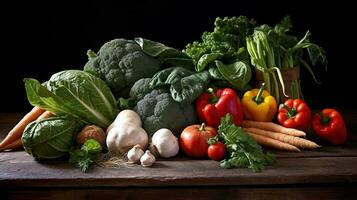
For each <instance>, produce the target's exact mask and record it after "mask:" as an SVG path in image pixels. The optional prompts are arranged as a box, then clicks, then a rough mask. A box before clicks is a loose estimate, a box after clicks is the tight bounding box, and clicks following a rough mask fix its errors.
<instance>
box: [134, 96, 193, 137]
mask: <svg viewBox="0 0 357 200" xmlns="http://www.w3.org/2000/svg"><path fill="white" fill-rule="evenodd" d="M134 110H135V111H136V112H137V113H138V114H139V115H140V118H141V120H142V121H143V128H144V129H145V130H146V132H147V133H148V134H149V136H152V135H153V134H154V133H155V132H156V131H157V130H159V129H161V128H168V129H170V130H171V131H172V132H173V133H174V134H176V135H179V134H180V133H181V131H182V130H183V129H184V128H185V127H186V126H188V125H190V124H194V123H195V122H197V118H196V113H195V109H194V106H193V104H181V103H178V102H176V101H175V100H173V98H172V97H171V94H170V92H169V91H168V90H167V89H155V90H153V91H151V92H150V93H149V94H147V95H145V96H144V98H143V99H142V100H140V101H139V102H138V103H137V105H136V107H135V108H134Z"/></svg>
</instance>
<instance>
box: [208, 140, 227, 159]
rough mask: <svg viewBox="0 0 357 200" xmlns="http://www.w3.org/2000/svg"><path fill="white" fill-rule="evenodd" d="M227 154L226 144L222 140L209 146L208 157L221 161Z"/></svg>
mask: <svg viewBox="0 0 357 200" xmlns="http://www.w3.org/2000/svg"><path fill="white" fill-rule="evenodd" d="M225 155H226V146H225V145H224V144H223V143H222V142H216V143H215V144H211V145H209V147H208V157H209V158H211V159H212V160H217V161H220V160H222V159H223V158H224V156H225Z"/></svg>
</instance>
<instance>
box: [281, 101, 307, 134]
mask: <svg viewBox="0 0 357 200" xmlns="http://www.w3.org/2000/svg"><path fill="white" fill-rule="evenodd" d="M310 119H311V110H310V108H309V106H308V105H307V104H306V103H305V102H304V101H303V100H301V99H294V100H293V99H288V100H286V101H285V102H284V104H283V105H281V106H280V108H279V113H278V122H279V124H281V125H283V126H284V127H287V128H295V129H299V130H303V131H306V130H307V128H308V127H309V124H310Z"/></svg>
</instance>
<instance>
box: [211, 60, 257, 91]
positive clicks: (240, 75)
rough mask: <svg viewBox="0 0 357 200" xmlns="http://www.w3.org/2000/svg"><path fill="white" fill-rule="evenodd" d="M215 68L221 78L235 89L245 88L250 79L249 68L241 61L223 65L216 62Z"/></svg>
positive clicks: (250, 71)
mask: <svg viewBox="0 0 357 200" xmlns="http://www.w3.org/2000/svg"><path fill="white" fill-rule="evenodd" d="M216 66H217V69H218V70H219V72H220V73H221V74H222V76H223V77H224V78H225V79H226V80H228V81H229V82H230V83H231V84H232V85H233V86H235V87H237V88H245V86H246V85H247V84H248V82H249V81H250V79H251V77H252V70H251V68H250V66H249V65H247V64H246V63H244V62H241V61H238V62H234V63H231V64H228V65H225V64H224V63H222V62H221V61H218V60H216Z"/></svg>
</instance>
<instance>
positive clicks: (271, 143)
mask: <svg viewBox="0 0 357 200" xmlns="http://www.w3.org/2000/svg"><path fill="white" fill-rule="evenodd" d="M247 133H248V134H249V135H250V136H252V137H253V139H254V140H255V141H257V142H258V144H260V145H262V146H266V147H272V148H275V149H280V150H286V151H296V152H299V151H300V149H298V148H297V147H296V146H293V145H291V144H287V143H284V142H281V141H279V140H275V139H272V138H269V137H266V136H262V135H258V134H254V133H250V132H247Z"/></svg>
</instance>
